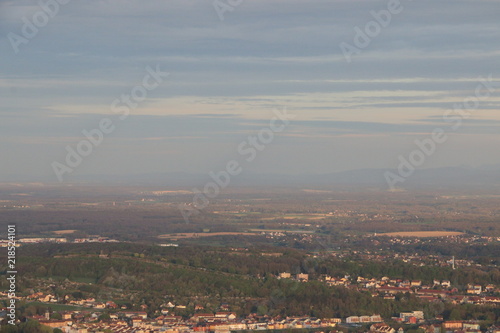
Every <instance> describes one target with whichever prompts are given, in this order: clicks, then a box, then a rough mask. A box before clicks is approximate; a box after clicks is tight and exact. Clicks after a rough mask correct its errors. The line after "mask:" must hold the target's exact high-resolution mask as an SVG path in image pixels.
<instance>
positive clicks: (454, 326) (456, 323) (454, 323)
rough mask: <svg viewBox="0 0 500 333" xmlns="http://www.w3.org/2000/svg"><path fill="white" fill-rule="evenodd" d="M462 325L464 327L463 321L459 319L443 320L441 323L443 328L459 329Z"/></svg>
mask: <svg viewBox="0 0 500 333" xmlns="http://www.w3.org/2000/svg"><path fill="white" fill-rule="evenodd" d="M463 327H464V322H463V321H460V320H455V321H445V322H444V323H443V328H444V329H445V330H461V329H462V328H463Z"/></svg>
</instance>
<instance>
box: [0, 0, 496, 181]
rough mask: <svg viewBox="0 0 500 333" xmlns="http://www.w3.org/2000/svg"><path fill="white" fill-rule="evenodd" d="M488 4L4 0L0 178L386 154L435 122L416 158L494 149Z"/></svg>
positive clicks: (383, 161) (449, 157) (461, 158)
mask: <svg viewBox="0 0 500 333" xmlns="http://www.w3.org/2000/svg"><path fill="white" fill-rule="evenodd" d="M387 13H388V14H389V16H387ZM384 14H385V16H384ZM499 16H500V1H496V0H471V1H464V0H453V1H449V0H443V1H435V0H434V1H427V0H413V1H411V0H401V1H400V2H399V3H397V0H389V1H387V0H384V1H379V0H370V1H364V0H346V1H343V0H342V1H339V0H329V1H326V0H274V1H270V0H216V1H212V0H197V1H193V0H162V1H160V0H141V1H139V0H85V1H83V0H59V2H56V0H40V1H31V0H12V1H11V0H0V154H1V159H0V181H11V180H13V179H19V177H21V178H23V177H24V178H26V179H30V180H44V181H53V182H58V181H63V182H71V180H72V178H73V177H76V176H78V175H94V174H100V175H102V174H118V175H135V174H146V173H163V172H165V173H168V172H187V173H201V174H206V173H209V172H210V171H217V170H223V169H224V168H226V165H227V162H228V161H230V160H237V161H239V162H240V164H241V166H243V167H244V168H243V169H244V171H245V172H251V173H272V174H292V175H293V174H322V173H331V172H337V171H343V170H356V169H365V168H381V169H384V168H387V169H394V168H397V167H398V165H399V163H400V157H401V156H402V157H409V156H410V154H411V153H412V152H413V151H415V150H416V149H419V148H418V146H417V145H416V143H415V140H420V141H422V140H430V139H432V132H433V131H435V130H436V129H443V130H444V131H445V132H446V135H447V140H446V141H445V142H440V143H439V142H438V143H435V149H433V151H432V153H430V154H427V155H425V161H424V162H423V163H421V164H420V165H418V167H419V168H436V167H449V166H471V167H478V166H483V165H495V164H500V154H498V147H499V146H500V134H499V133H500V114H499V112H498V109H499V106H500V94H499V90H500V69H499V66H498V63H499V57H500V23H499V22H500V21H499V20H498V17H499ZM375 17H378V20H379V21H377V20H376V18H375ZM33 27H34V28H35V29H32V28H33ZM370 29H371V30H370ZM346 50H347V51H346ZM152 72H157V73H158V72H160V73H161V75H160V76H158V74H157V75H156V78H157V79H158V80H156V81H155V78H154V76H152V75H151V73H152ZM165 73H168V75H167V74H165ZM144 80H146V82H147V84H149V85H148V87H149V88H148V89H145V85H144V82H145V81H144ZM485 80H486V81H485ZM481 82H483V83H481ZM484 82H486V83H484ZM153 86H154V87H153ZM477 91H479V92H480V96H481V97H479V95H477ZM133 92H134V93H135V95H134V96H135V97H132V98H133V100H132V101H131V102H130V103H129V104H128V106H127V108H128V109H127V116H124V114H123V112H124V111H123V110H125V109H124V105H125V104H124V102H123V99H122V98H123V96H126V95H131V94H132V93H133ZM144 92H146V94H145V95H144V94H143V93H144ZM141 94H142V95H141ZM476 95H477V96H476ZM120 106H121V109H119V107H120ZM285 109H286V112H287V113H288V114H290V118H289V121H287V122H286V123H285V122H283V126H284V127H280V131H274V130H273V129H272V128H271V127H270V122H271V120H272V119H273V118H274V117H276V112H278V113H279V112H281V113H283V110H285ZM465 109H468V111H464V110H465ZM119 110H122V111H119ZM276 110H281V111H276ZM460 111H461V112H460ZM103 121H104V122H105V123H106V122H107V123H106V124H107V125H108V126H107V127H106V126H105V127H106V128H107V129H108V132H109V133H104V132H102V134H103V135H102V140H101V138H100V137H99V135H97V134H96V136H95V137H94V140H97V141H96V142H98V143H99V144H92V143H91V144H92V146H91V148H88V145H86V143H82V142H83V141H85V140H87V144H88V142H89V140H88V139H86V137H85V135H84V134H83V131H92V130H100V124H101V123H102V122H103ZM459 122H460V124H459ZM110 127H112V130H109V129H110ZM93 133H96V132H95V131H94V132H93ZM259 133H261V134H262V133H263V134H262V135H265V134H266V133H267V134H266V135H268V136H267V137H265V140H264V137H261V138H259V136H258V135H259ZM269 133H271V134H272V137H269ZM249 137H257V138H258V140H264V141H265V142H264V141H259V143H258V144H259V146H258V147H259V149H257V148H255V152H256V154H255V156H253V157H254V158H253V159H251V161H249V159H250V158H249V157H250V154H243V153H242V152H241V151H242V150H244V149H243V148H248V147H250V142H251V141H249V140H250V139H249ZM68 147H69V148H68ZM78 147H80V148H81V149H82V150H81V152H85V154H86V156H80V160H78V158H76V159H77V161H76V162H75V161H74V160H73V162H74V163H73V164H71V163H69V162H68V161H67V158H68V156H67V155H68V151H70V150H73V151H76V152H77V153H78V150H77V148H78ZM82 147H83V148H82ZM85 147H86V148H87V150H86V151H85V150H84V148H85ZM254 147H255V146H254ZM260 148H262V149H260ZM68 149H70V150H68ZM89 149H90V150H89ZM81 155H84V154H83V153H82V154H81ZM70 162H71V160H70ZM56 170H59V171H56ZM58 173H59V175H60V176H61V177H58ZM61 178H62V179H61Z"/></svg>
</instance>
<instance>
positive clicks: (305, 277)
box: [296, 273, 309, 282]
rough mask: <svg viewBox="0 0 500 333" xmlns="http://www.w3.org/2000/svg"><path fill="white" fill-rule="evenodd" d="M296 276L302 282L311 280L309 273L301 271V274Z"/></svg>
mask: <svg viewBox="0 0 500 333" xmlns="http://www.w3.org/2000/svg"><path fill="white" fill-rule="evenodd" d="M296 278H297V280H298V281H300V282H307V281H309V274H303V273H300V274H297V276H296Z"/></svg>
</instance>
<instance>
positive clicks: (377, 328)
mask: <svg viewBox="0 0 500 333" xmlns="http://www.w3.org/2000/svg"><path fill="white" fill-rule="evenodd" d="M370 331H371V332H377V333H396V330H395V329H394V328H392V327H390V326H389V325H387V324H385V323H379V324H373V325H372V326H370Z"/></svg>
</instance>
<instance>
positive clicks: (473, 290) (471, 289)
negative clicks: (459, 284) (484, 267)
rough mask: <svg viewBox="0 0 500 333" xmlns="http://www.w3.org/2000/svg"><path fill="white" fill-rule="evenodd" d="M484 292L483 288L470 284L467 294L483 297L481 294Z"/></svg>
mask: <svg viewBox="0 0 500 333" xmlns="http://www.w3.org/2000/svg"><path fill="white" fill-rule="evenodd" d="M482 292H483V287H482V286H481V285H477V284H476V285H473V284H469V285H467V294H470V295H481V293H482Z"/></svg>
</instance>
